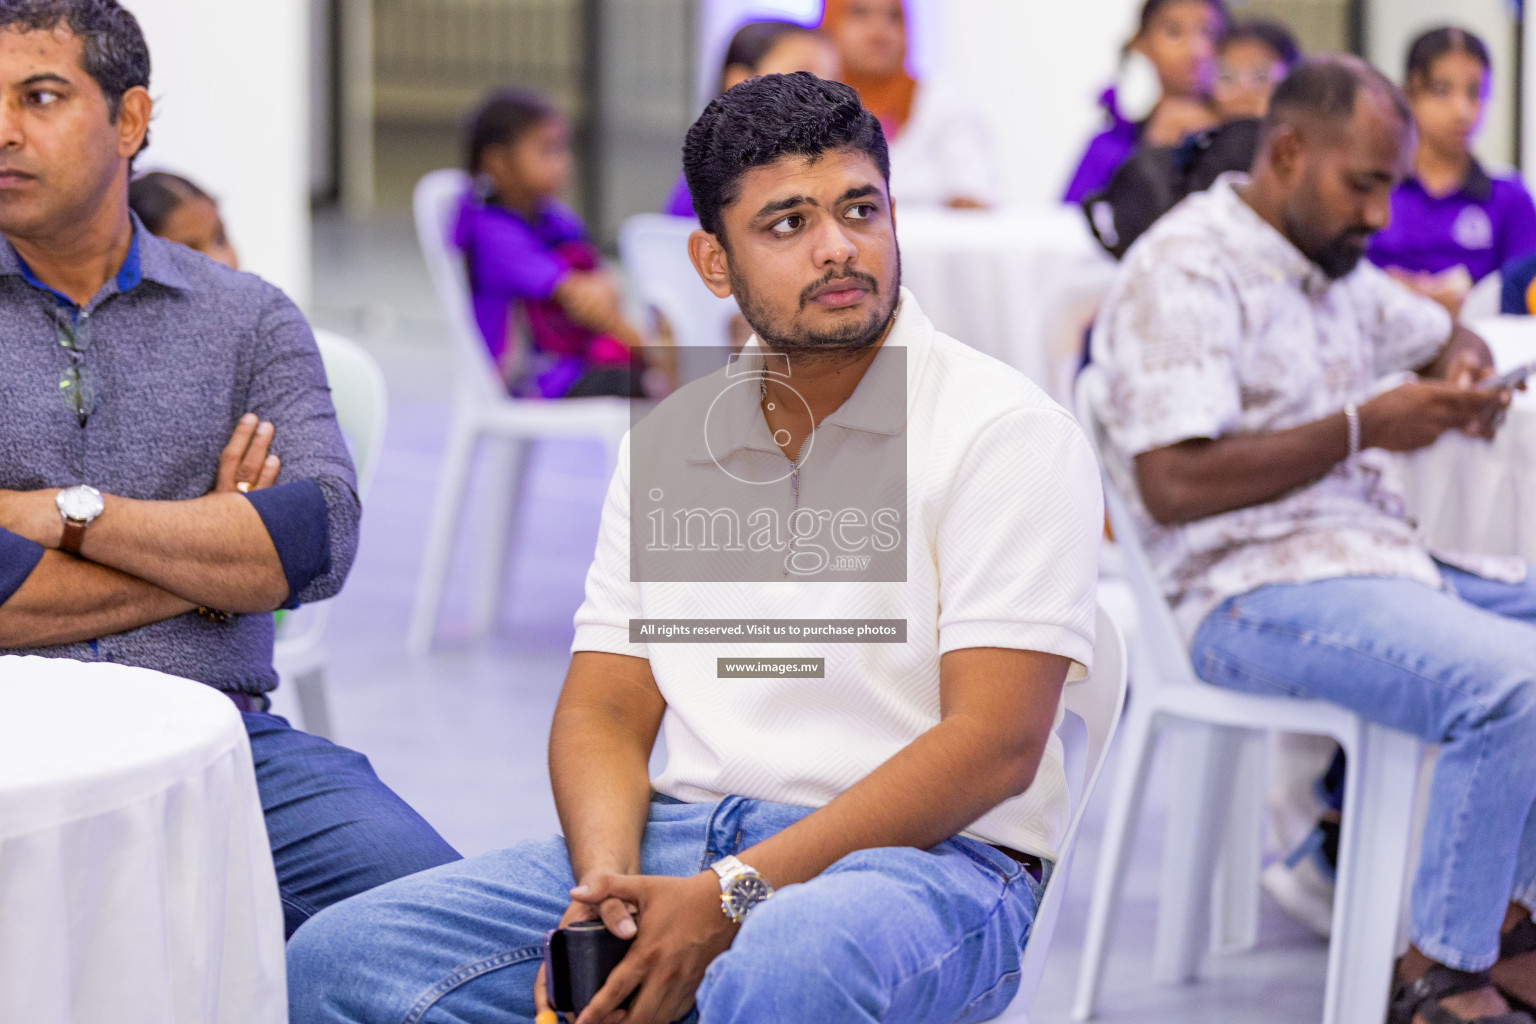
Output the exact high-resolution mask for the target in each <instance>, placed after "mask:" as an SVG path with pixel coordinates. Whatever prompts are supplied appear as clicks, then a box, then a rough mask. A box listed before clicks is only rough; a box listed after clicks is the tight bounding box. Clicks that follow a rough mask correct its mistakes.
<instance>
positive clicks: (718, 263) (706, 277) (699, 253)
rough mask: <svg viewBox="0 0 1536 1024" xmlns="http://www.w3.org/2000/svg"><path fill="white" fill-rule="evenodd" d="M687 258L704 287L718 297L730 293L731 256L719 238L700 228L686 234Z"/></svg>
mask: <svg viewBox="0 0 1536 1024" xmlns="http://www.w3.org/2000/svg"><path fill="white" fill-rule="evenodd" d="M688 258H689V259H691V260H692V261H693V269H694V270H697V271H698V272H699V277H700V279H701V280H703V282H704V287H706V288H708V289H709V290H710V291H712V292H714V293H715V294H716V295H717V296H719V297H720V298H722V299H723V298H726V297H727V296H729V295H730V294H731V257H730V254H729V253H727V252H726V251H725V246H724V245H722V244H721V242H720V239H718V238H716V237H715V236H714V235H712V234H710V233H709V232H708V231H705V230H703V229H700V230H698V231H695V232H694V233H693V234H691V235H689V236H688Z"/></svg>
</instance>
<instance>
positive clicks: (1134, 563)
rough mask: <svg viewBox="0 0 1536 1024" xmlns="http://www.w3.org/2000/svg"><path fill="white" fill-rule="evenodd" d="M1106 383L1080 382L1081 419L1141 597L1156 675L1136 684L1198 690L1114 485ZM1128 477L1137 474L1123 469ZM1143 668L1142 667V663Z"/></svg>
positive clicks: (1099, 379) (1145, 649) (1139, 609)
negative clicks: (1103, 412) (1102, 412)
mask: <svg viewBox="0 0 1536 1024" xmlns="http://www.w3.org/2000/svg"><path fill="white" fill-rule="evenodd" d="M1104 392H1105V382H1104V374H1103V371H1102V370H1100V369H1099V368H1098V367H1095V366H1089V367H1087V368H1086V369H1084V370H1083V372H1082V373H1081V374H1079V375H1078V378H1077V395H1076V399H1077V400H1076V406H1077V418H1078V421H1079V422H1080V423H1081V424H1082V426H1083V431H1084V432H1085V433H1086V434H1087V435H1088V442H1089V444H1091V445H1093V452H1094V454H1095V455H1097V456H1098V459H1099V469H1100V473H1101V475H1102V477H1103V480H1104V507H1105V509H1106V510H1107V511H1108V513H1109V525H1110V527H1111V528H1113V530H1114V531H1115V545H1116V547H1118V548H1119V549H1120V557H1121V561H1122V564H1123V565H1124V567H1125V579H1126V582H1127V583H1128V584H1129V585H1130V588H1131V593H1132V594H1133V595H1134V596H1135V598H1136V615H1137V621H1138V623H1139V629H1138V633H1139V640H1140V644H1139V645H1138V647H1137V648H1136V650H1137V653H1138V654H1141V653H1145V655H1146V657H1147V659H1148V660H1149V662H1150V664H1149V665H1148V666H1147V667H1148V668H1150V669H1151V670H1152V671H1151V672H1150V673H1149V674H1148V678H1147V679H1145V680H1143V679H1142V677H1141V676H1140V675H1138V676H1137V685H1138V686H1141V685H1143V684H1151V685H1164V684H1168V685H1173V684H1189V685H1194V684H1195V683H1196V682H1197V680H1196V679H1195V676H1194V671H1193V670H1192V669H1191V668H1190V664H1189V650H1188V648H1187V647H1186V646H1185V644H1184V635H1183V633H1182V632H1181V631H1180V629H1179V624H1178V622H1177V621H1176V620H1175V619H1174V617H1173V611H1172V609H1170V608H1169V607H1168V600H1167V598H1166V597H1165V596H1164V595H1163V588H1162V584H1161V583H1160V582H1159V581H1158V578H1157V573H1156V572H1154V571H1153V569H1152V562H1151V560H1150V559H1149V558H1148V557H1147V552H1146V549H1145V548H1144V547H1143V546H1142V544H1141V535H1140V533H1138V532H1137V529H1138V528H1137V524H1136V519H1135V517H1134V516H1133V515H1132V514H1131V509H1130V505H1129V504H1128V503H1127V502H1126V500H1125V496H1124V495H1122V494H1121V493H1120V490H1119V488H1118V487H1117V485H1116V483H1115V476H1116V474H1114V473H1112V472H1110V466H1111V461H1112V460H1114V459H1117V458H1119V456H1118V454H1117V453H1116V452H1115V450H1114V447H1113V445H1112V444H1111V443H1110V441H1109V438H1108V436H1107V435H1106V434H1105V432H1104V424H1103V421H1102V420H1100V418H1099V415H1098V411H1097V410H1098V408H1099V405H1100V403H1101V402H1102V401H1103V398H1102V396H1103V394H1104ZM1123 468H1124V470H1125V472H1126V473H1127V474H1130V473H1133V472H1134V471H1133V470H1132V469H1131V468H1130V467H1123ZM1138 664H1139V663H1138Z"/></svg>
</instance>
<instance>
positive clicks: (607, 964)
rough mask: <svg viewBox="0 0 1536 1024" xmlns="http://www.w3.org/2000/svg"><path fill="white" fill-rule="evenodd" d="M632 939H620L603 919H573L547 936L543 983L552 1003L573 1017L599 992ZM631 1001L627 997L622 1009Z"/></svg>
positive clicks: (621, 1006)
mask: <svg viewBox="0 0 1536 1024" xmlns="http://www.w3.org/2000/svg"><path fill="white" fill-rule="evenodd" d="M633 942H634V940H633V939H621V938H619V937H618V936H617V935H615V934H613V933H612V932H610V931H609V930H608V928H607V927H606V926H605V925H604V924H603V922H601V921H574V922H572V923H571V924H568V925H566V926H565V927H564V928H556V929H555V930H554V931H552V932H550V933H549V934H547V935H545V936H544V986H545V992H546V994H547V995H548V996H549V1005H550V1006H551V1007H553V1008H554V1009H556V1010H559V1011H560V1012H561V1013H565V1014H570V1015H572V1018H573V1019H574V1016H575V1014H578V1013H580V1012H581V1011H582V1010H585V1009H586V1008H587V1004H588V1003H590V1002H591V1001H592V997H593V996H595V995H597V993H598V990H599V989H601V988H602V987H603V983H604V982H606V981H607V980H608V975H610V974H612V973H613V969H614V968H615V967H617V966H619V961H620V960H623V959H624V954H625V953H628V952H629V947H630V944H631V943H633ZM630 998H633V993H631V995H630ZM629 1003H630V1000H629V999H625V1000H624V1002H623V1003H621V1004H620V1007H619V1008H620V1009H628V1008H629Z"/></svg>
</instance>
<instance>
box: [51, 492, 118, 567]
mask: <svg viewBox="0 0 1536 1024" xmlns="http://www.w3.org/2000/svg"><path fill="white" fill-rule="evenodd" d="M53 500H54V503H55V504H57V505H58V506H59V515H60V516H62V517H63V519H64V536H63V537H62V538H61V539H60V540H59V550H60V551H67V552H69V553H70V554H72V555H78V554H79V553H80V545H81V543H83V542H84V541H85V528H86V527H87V526H90V525H91V523H93V522H95V520H96V517H97V516H99V515H101V513H102V510H103V509H105V508H106V502H104V501H103V500H102V497H101V492H100V491H98V490H97V489H96V488H94V487H88V486H86V485H85V484H76V485H75V486H74V487H66V488H64V490H62V491H60V492H59V493H58V495H57V496H55V498H54V499H53Z"/></svg>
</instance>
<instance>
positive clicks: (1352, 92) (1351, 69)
mask: <svg viewBox="0 0 1536 1024" xmlns="http://www.w3.org/2000/svg"><path fill="white" fill-rule="evenodd" d="M1362 90H1365V91H1368V92H1373V93H1375V94H1376V95H1378V96H1380V97H1382V98H1383V99H1385V100H1387V102H1388V103H1390V104H1391V106H1392V111H1393V113H1394V114H1396V115H1397V118H1398V120H1399V121H1401V122H1402V123H1403V124H1405V125H1411V124H1413V114H1412V113H1411V112H1410V111H1409V109H1408V101H1407V100H1406V99H1404V98H1403V93H1402V91H1401V90H1400V89H1398V87H1397V86H1395V85H1393V84H1392V81H1391V79H1389V78H1387V76H1386V75H1384V74H1382V73H1381V72H1380V71H1379V70H1377V69H1376V68H1375V67H1374V66H1372V65H1370V64H1368V63H1366V62H1365V61H1363V60H1361V59H1360V58H1359V57H1350V56H1341V55H1332V56H1327V57H1313V58H1311V59H1308V60H1304V61H1302V62H1301V63H1300V64H1298V65H1296V67H1295V68H1293V69H1292V71H1291V73H1290V74H1288V75H1286V76H1285V78H1283V79H1281V81H1280V84H1279V85H1277V86H1276V87H1275V93H1274V95H1273V96H1271V97H1270V99H1269V113H1267V114H1265V115H1264V134H1265V135H1268V134H1270V133H1271V132H1273V131H1274V129H1275V128H1276V127H1278V126H1279V125H1281V124H1287V123H1294V121H1295V120H1297V119H1298V118H1312V119H1314V120H1318V121H1322V122H1324V123H1327V124H1341V123H1343V122H1345V121H1347V120H1349V119H1350V118H1351V117H1353V116H1354V113H1355V99H1356V97H1358V96H1359V94H1360V92H1361V91H1362Z"/></svg>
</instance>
